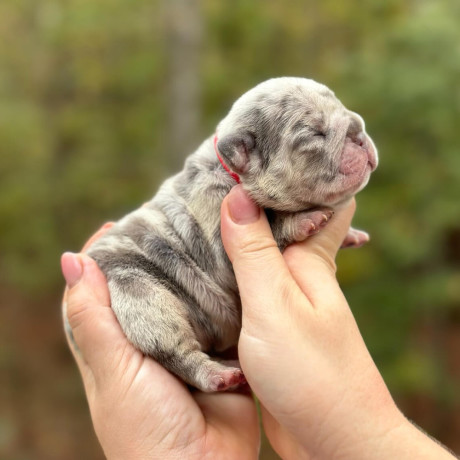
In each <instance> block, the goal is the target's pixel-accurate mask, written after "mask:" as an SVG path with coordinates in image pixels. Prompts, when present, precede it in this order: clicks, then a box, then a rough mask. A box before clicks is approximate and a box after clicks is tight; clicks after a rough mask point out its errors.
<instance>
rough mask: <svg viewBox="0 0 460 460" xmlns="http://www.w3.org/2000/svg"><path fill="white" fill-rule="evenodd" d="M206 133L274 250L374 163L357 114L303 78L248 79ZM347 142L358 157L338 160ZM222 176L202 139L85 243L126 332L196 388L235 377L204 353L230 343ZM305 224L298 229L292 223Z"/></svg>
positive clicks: (237, 311)
mask: <svg viewBox="0 0 460 460" xmlns="http://www.w3.org/2000/svg"><path fill="white" fill-rule="evenodd" d="M217 135H218V139H219V141H218V143H217V147H218V149H219V152H220V154H221V155H222V157H223V158H224V161H225V162H226V163H227V164H228V165H229V167H230V168H231V169H232V170H234V171H235V172H237V173H238V174H239V175H240V178H241V182H242V184H243V187H244V188H245V189H246V190H247V191H248V193H249V194H250V195H251V197H252V198H253V199H254V200H255V201H256V202H257V203H258V204H259V205H260V206H262V207H264V208H266V209H267V215H268V216H269V220H270V221H271V224H272V229H273V233H274V236H275V238H276V240H277V242H278V243H279V246H280V248H281V249H284V247H285V246H286V245H288V244H290V243H292V242H293V241H300V240H302V239H305V238H306V237H308V236H309V235H310V234H312V233H314V232H311V229H312V227H311V222H313V223H314V222H322V221H321V215H324V212H326V213H327V216H328V218H329V217H330V216H331V215H332V210H334V209H336V208H337V207H338V206H341V205H343V204H344V203H345V202H347V200H349V199H350V198H351V196H353V195H354V194H355V193H356V192H357V191H359V190H360V189H361V188H362V187H364V186H365V184H366V182H367V180H368V178H369V175H370V171H371V170H372V169H373V168H375V166H376V163H377V156H376V152H375V148H374V146H373V144H372V141H371V140H370V139H369V137H368V136H367V135H366V134H365V131H364V123H363V121H362V119H361V117H359V116H358V115H356V114H354V113H352V112H350V111H348V110H347V109H345V107H344V106H343V105H342V104H341V103H340V101H338V99H337V98H336V97H335V96H334V94H333V93H332V92H331V91H330V90H329V89H328V88H327V87H325V86H324V85H321V84H319V83H316V82H314V81H312V80H307V79H300V78H287V77H285V78H278V79H273V80H268V81H267V82H264V83H262V84H260V85H259V86H257V87H255V88H254V89H252V90H251V91H249V92H248V93H246V94H245V95H243V96H242V97H241V98H240V99H239V100H238V101H237V102H236V103H235V104H234V106H233V107H232V109H231V110H230V113H229V114H228V115H227V117H226V118H224V119H223V120H222V122H221V123H220V124H219V126H218V128H217ZM359 144H361V145H359ZM358 148H359V149H360V150H358ZM350 149H355V150H356V152H357V153H356V158H358V160H359V161H358V160H356V161H351V160H349V158H350V157H353V150H350ZM363 152H364V153H363ZM363 155H367V157H368V162H367V163H366V161H365V160H362V161H361V158H364V157H363ZM355 163H356V164H357V166H355ZM365 163H366V168H367V169H365V170H364V169H363V168H364V166H362V165H364V164H365ZM369 165H370V166H369ZM360 168H361V169H360ZM343 171H346V173H344V172H343ZM349 171H351V173H350V172H349ZM355 176H356V177H355ZM234 185H235V181H234V180H233V179H232V178H231V177H230V176H229V174H228V173H227V172H226V171H225V170H224V169H223V167H222V165H221V164H220V162H219V161H218V159H217V157H216V154H215V151H214V145H213V140H212V137H211V138H209V139H207V140H206V141H205V142H204V143H203V144H202V145H201V146H200V147H199V148H198V150H197V151H196V152H195V153H194V154H192V155H191V156H190V157H189V158H188V159H187V161H186V163H185V166H184V169H183V170H182V171H181V172H180V173H179V174H177V175H176V176H174V177H172V178H170V179H168V180H167V181H166V182H165V183H164V184H163V185H162V186H161V188H160V190H159V191H158V193H157V194H156V195H155V196H154V197H153V199H152V200H151V201H150V202H149V203H148V204H147V205H145V206H143V207H142V208H140V209H138V210H136V211H134V212H132V213H131V214H129V215H127V216H126V217H124V218H123V219H121V220H120V221H119V222H118V223H117V224H116V225H115V226H113V227H112V228H111V229H110V230H109V231H108V232H107V233H106V234H105V235H104V236H103V237H102V238H100V239H99V240H98V241H96V242H95V243H94V244H93V245H92V247H91V248H90V249H89V251H88V254H89V255H90V256H91V257H93V258H94V259H95V260H96V262H97V263H98V265H99V267H100V268H101V269H102V271H103V272H104V273H105V275H106V277H107V280H108V285H109V290H110V295H111V302H112V308H113V311H114V312H115V314H116V316H117V318H118V321H119V322H120V325H121V327H122V329H123V330H124V332H125V334H126V336H127V338H128V339H129V340H130V341H131V342H132V343H133V344H134V345H135V346H136V347H137V348H138V349H140V350H141V351H142V352H143V353H145V354H146V355H149V356H151V357H153V358H154V359H156V360H157V361H159V362H160V363H161V364H162V365H163V366H164V367H166V369H168V370H169V371H171V372H173V373H174V374H176V375H177V376H178V377H180V378H181V379H182V380H183V381H185V382H186V383H187V384H189V385H192V386H194V387H196V388H198V389H200V390H203V391H217V390H225V389H228V388H232V387H234V386H236V385H238V384H239V383H243V382H244V377H243V376H242V373H241V371H239V369H238V368H237V367H235V366H234V365H228V363H224V362H221V361H219V360H218V359H216V358H213V357H212V356H215V354H216V353H218V352H221V351H224V350H226V349H228V348H229V347H232V346H233V345H235V344H236V343H237V340H238V335H239V331H240V327H241V304H240V299H239V296H238V289H237V285H236V281H235V276H234V274H233V271H232V267H231V264H230V262H229V260H228V258H227V256H226V254H225V251H224V249H223V246H222V242H221V237H220V206H221V203H222V200H223V198H224V197H225V195H226V194H227V193H228V192H229V191H230V189H231V188H232V187H233V186H234ZM318 213H319V214H318ZM318 216H319V217H320V220H319V221H318ZM315 218H316V221H315V220H314V219H315ZM308 219H310V223H309V221H308ZM305 222H307V224H308V225H309V226H310V227H309V228H310V231H307V230H308V229H306V230H303V227H301V223H303V224H302V225H304V226H305V225H306V224H305ZM308 225H307V226H308ZM321 225H322V223H321ZM317 230H319V228H318V229H317Z"/></svg>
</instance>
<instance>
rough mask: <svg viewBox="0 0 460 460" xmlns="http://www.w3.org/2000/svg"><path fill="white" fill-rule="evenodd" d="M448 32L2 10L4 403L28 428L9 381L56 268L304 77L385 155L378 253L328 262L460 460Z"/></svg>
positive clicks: (373, 343) (390, 15)
mask: <svg viewBox="0 0 460 460" xmlns="http://www.w3.org/2000/svg"><path fill="white" fill-rule="evenodd" d="M459 22H460V3H459V2H458V1H457V0H435V1H433V0H411V1H406V2H403V1H400V0H388V1H386V2H381V1H378V0H365V1H363V0H350V1H348V2H336V1H335V0H323V1H321V2H306V1H304V0H288V1H286V2H279V1H275V0H264V1H262V0H248V1H246V0H234V1H233V2H216V1H214V0H201V1H198V0H193V1H186V0H173V1H166V0H163V1H162V0H132V1H129V2H128V1H127V0H97V1H94V0H66V1H65V2H62V1H59V0H42V1H40V2H30V1H27V0H3V1H2V2H0V100H1V104H0V216H1V223H2V225H1V226H0V295H1V296H2V299H3V298H4V299H5V300H2V304H3V305H2V306H1V307H0V326H2V328H0V350H3V352H2V353H0V365H1V366H3V367H5V369H6V370H8V371H9V372H10V374H11V375H13V377H11V379H10V380H7V381H6V382H3V381H2V382H1V385H0V388H2V389H3V388H6V389H8V391H9V393H6V394H8V395H10V396H9V397H10V399H11V394H13V395H16V394H17V396H15V397H16V398H17V399H15V400H14V405H15V407H16V406H17V407H26V406H27V411H29V412H27V414H30V413H31V412H30V404H28V402H27V400H24V398H21V396H22V395H23V393H24V392H25V390H24V389H23V388H22V387H20V385H18V384H17V382H26V383H24V385H26V389H27V388H29V387H27V385H29V386H32V384H33V382H36V381H37V378H36V375H33V376H28V374H25V373H24V372H25V371H24V369H28V367H29V365H28V363H29V362H30V361H33V354H28V353H26V352H25V351H24V350H34V349H35V348H37V350H38V349H39V348H40V347H38V346H37V344H39V343H41V342H40V340H42V339H43V336H44V335H45V332H43V331H46V330H47V329H46V327H45V326H43V324H47V322H49V321H52V319H53V318H55V316H56V313H55V310H56V305H55V303H57V300H56V299H57V298H58V297H59V295H60V291H61V289H62V279H61V276H60V273H59V270H58V259H59V255H60V253H61V252H62V251H63V250H66V249H69V248H71V249H78V248H79V247H80V246H81V244H82V242H83V241H84V240H85V239H86V237H87V235H89V234H90V233H91V232H92V231H93V230H94V229H96V228H97V227H98V226H99V225H100V224H101V223H102V222H104V221H105V220H108V219H112V220H113V219H116V218H118V217H120V216H121V215H123V214H124V213H125V212H127V211H129V210H130V209H133V208H134V207H136V206H138V205H139V204H140V203H142V202H143V201H145V200H146V199H148V197H149V196H151V195H152V194H153V193H154V191H155V188H156V187H157V186H158V184H159V183H160V182H161V181H162V180H163V179H164V178H165V177H167V175H168V174H170V172H171V171H172V170H177V169H178V168H180V164H181V163H182V161H183V159H184V158H185V156H186V155H187V154H188V153H190V152H191V151H192V150H193V149H194V148H195V147H196V145H197V143H198V142H199V141H201V140H202V139H203V138H204V137H205V136H207V135H210V134H211V133H212V132H213V131H214V129H215V126H216V124H217V122H218V120H219V119H220V118H221V117H222V116H223V115H224V114H225V112H226V111H227V110H228V109H229V107H230V104H231V103H232V102H233V100H234V99H235V98H237V97H238V96H239V95H240V94H241V93H242V92H244V91H245V90H247V89H249V88H250V87H251V86H253V85H255V84H256V83H258V82H259V81H261V80H263V79H266V78H269V77H273V76H280V75H300V76H305V77H311V78H314V79H317V80H319V81H322V82H324V83H326V84H327V85H329V86H330V87H331V88H332V89H333V90H334V91H335V92H336V94H337V96H338V97H339V98H340V99H341V100H342V101H343V102H344V103H345V105H346V106H347V107H349V108H350V109H352V110H355V111H357V112H359V113H360V114H362V115H363V117H364V119H365V120H366V123H367V127H368V131H369V133H370V134H371V135H372V137H373V138H374V140H375V141H376V144H377V146H378V147H379V151H380V158H381V162H380V166H379V169H378V170H377V172H376V173H375V174H374V176H373V177H372V180H371V182H370V184H369V186H368V187H367V188H366V190H365V191H364V192H363V193H362V194H360V195H359V196H358V212H357V215H356V225H357V226H361V227H363V228H366V229H367V230H369V231H370V233H371V235H372V242H371V244H370V245H368V246H367V247H365V248H362V249H360V250H359V251H348V252H347V251H344V252H343V253H341V255H340V257H339V260H338V265H339V276H340V280H341V284H342V286H343V288H344V290H345V292H346V295H347V298H348V299H349V301H350V304H351V306H352V308H353V311H354V313H355V314H356V317H357V321H358V323H359V325H360V327H361V330H362V333H363V335H364V337H365V340H366V343H367V345H368V347H369V348H370V350H371V353H372V355H373V356H374V358H375V360H376V361H377V364H378V366H379V368H380V369H381V370H382V372H383V374H384V377H385V379H386V381H387V382H388V383H389V385H390V388H391V390H392V392H393V394H395V395H396V397H397V398H398V401H400V403H401V404H402V405H403V406H404V408H406V409H407V413H408V414H409V415H413V416H416V417H417V421H418V422H419V423H421V424H422V425H423V426H424V427H425V428H427V429H429V431H430V432H431V433H432V434H434V435H435V436H437V437H440V438H441V439H443V440H444V441H445V442H448V444H449V445H451V446H452V447H454V448H457V449H460V445H459V444H458V433H459V432H460V417H458V416H456V415H455V414H456V413H460V411H459V409H460V401H459V399H460V397H459V393H458V387H459V384H460V375H459V371H458V369H459V368H460V361H459V360H460V350H459V342H458V337H460V252H459V249H458V248H459V247H460V224H459V213H460V211H459V205H458V203H459V196H460V155H459V148H460V131H459V130H458V129H457V125H458V120H459V115H460V114H459V111H460V85H459V82H460V28H459V27H458V24H459ZM50 297H52V298H54V299H55V303H53V302H50V301H49V299H50ZM17 299H22V300H20V301H19V300H17ZM40 300H41V302H42V303H39V302H40ZM12 305H21V306H22V307H21V308H19V309H18V310H14V309H13V308H11V306H12ZM37 321H38V322H39V324H40V325H42V327H43V331H42V332H40V333H41V334H43V336H39V335H37V337H36V338H35V339H34V340H36V342H34V346H31V344H30V343H28V342H27V340H31V339H30V337H31V334H30V333H29V329H27V328H30V330H33V331H34V330H35V329H34V327H33V324H35V323H37ZM40 321H43V322H40ZM24 324H25V325H28V326H27V327H26V326H23V325H24ZM15 327H17V328H19V330H20V331H23V332H22V334H20V333H16V329H15ZM24 327H25V328H26V330H25V332H24ZM40 330H41V329H40ZM57 333H58V331H56V334H57ZM37 334H38V333H37ZM59 346H62V344H60V345H59ZM11 350H13V351H11ZM14 350H19V351H17V353H16V354H14ZM47 352H48V350H45V351H43V355H40V356H47ZM30 353H32V352H30ZM37 353H38V351H37ZM21 357H23V358H21ZM21 359H24V360H27V363H25V364H24V365H22V364H20V362H21ZM53 362H54V361H53ZM56 362H57V364H56V363H55V364H54V365H55V366H58V367H59V366H60V364H59V363H60V362H59V360H58V359H56ZM50 365H51V364H50ZM60 369H61V368H60V367H59V371H60ZM8 375H9V374H8ZM53 375H59V372H58V371H56V373H55V374H53ZM27 378H29V380H27ZM21 379H22V380H21ZM53 385H58V384H56V383H53V384H51V383H50V388H51V389H54V390H49V391H51V392H52V393H53V394H54V393H56V391H55V390H56V387H55V386H53ZM19 389H21V393H19ZM15 391H17V392H18V393H16V392H15ZM46 391H48V390H45V389H43V392H46ZM3 394H4V393H1V392H0V397H1V396H2V395H3ZM34 394H35V393H34ZM48 397H51V396H48ZM10 399H9V400H10ZM37 399H39V398H37ZM5 401H6V399H5ZM43 401H45V402H43V403H42V404H43V405H42V406H40V405H38V406H33V407H38V409H36V414H39V415H41V414H43V413H45V412H47V411H48V410H49V407H47V406H46V398H43ZM29 402H30V400H29ZM5 404H6V403H5ZM11 404H12V403H11V402H10V403H8V407H10V406H11ZM36 404H38V403H36ZM0 405H2V407H3V404H2V402H1V401H0ZM5 407H6V405H5ZM11 407H12V406H11ZM420 407H422V408H423V411H422V410H420V411H419V409H418V408H420ZM24 410H26V409H24ZM8 414H13V415H11V417H13V418H14V417H16V419H14V423H16V424H17V425H14V426H16V427H17V426H20V427H21V428H14V429H13V428H11V427H10V426H9V425H8V427H9V428H8V429H5V430H3V428H2V427H4V426H6V422H4V419H2V418H1V417H0V431H2V433H13V434H11V436H12V437H14V436H16V435H14V433H23V432H26V431H27V430H25V428H24V424H25V423H26V422H25V421H23V420H22V419H21V417H20V416H19V415H17V416H15V415H14V414H15V411H13V410H11V411H10V412H8ZM18 414H20V412H18ZM34 414H35V412H34ZM424 414H429V417H428V416H426V415H424ZM28 416H29V415H28ZM30 417H35V418H34V422H35V424H36V425H34V430H40V428H38V425H39V424H38V420H39V416H38V415H33V416H32V415H30ZM11 420H12V419H8V423H10V422H11ZM11 423H13V422H11ZM50 423H51V422H50ZM8 436H10V435H8ZM18 436H19V435H18ZM37 438H40V436H37ZM8 439H9V438H8ZM18 439H19V438H18ZM2 442H3V443H4V445H7V446H12V445H13V444H12V443H10V442H9V441H8V442H6V441H2V437H1V436H0V456H2V454H3V451H4V450H2ZM31 442H32V441H31ZM69 442H71V441H69ZM455 442H457V444H455ZM22 444H23V443H17V444H16V445H22ZM34 446H35V449H39V447H37V445H36V444H34ZM61 448H62V449H64V450H60V449H61ZM41 449H42V451H41V452H42V453H43V452H46V455H45V454H43V458H45V457H46V458H71V457H70V456H69V455H70V454H68V452H70V451H71V450H72V449H68V450H65V449H66V448H65V447H62V446H61V447H59V448H57V447H56V449H57V450H56V452H57V453H56V454H55V455H54V456H53V454H50V450H49V448H48V449H44V448H43V446H42V447H41ZM19 450H20V449H19ZM64 451H65V454H63V452H64ZM8 452H10V451H8ZM21 452H22V453H23V454H24V452H25V450H22V451H21ZM3 456H5V455H3ZM25 457H30V455H28V454H27V452H26V454H24V455H22V457H21V456H20V455H18V456H16V457H14V456H13V455H10V454H8V455H6V456H5V458H25ZM36 458H41V457H40V455H37V456H36Z"/></svg>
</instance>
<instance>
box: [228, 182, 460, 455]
mask: <svg viewBox="0 0 460 460" xmlns="http://www.w3.org/2000/svg"><path fill="white" fill-rule="evenodd" d="M354 209H355V205H354V201H353V202H352V203H351V204H350V205H349V206H348V207H346V208H344V209H342V210H340V211H338V212H337V213H336V214H335V216H334V218H333V219H332V220H331V222H330V223H328V225H327V226H326V227H325V228H324V229H323V230H322V231H321V232H320V233H319V234H318V235H315V236H314V237H312V238H308V239H307V240H306V241H305V242H303V243H296V244H294V245H292V246H290V247H288V248H287V249H286V250H285V252H284V253H283V254H281V253H280V251H279V250H278V248H277V246H276V243H275V241H274V239H273V237H272V234H271V230H270V226H269V224H268V222H267V219H266V217H265V214H264V213H263V212H261V211H260V210H259V209H258V208H257V207H256V206H255V205H254V204H253V203H252V202H251V200H250V199H249V198H248V197H247V195H246V193H245V192H244V191H243V189H242V187H241V186H236V187H235V188H234V189H233V190H232V191H231V192H230V194H229V195H228V196H227V197H226V199H225V200H224V202H223V205H222V213H221V219H222V227H221V230H222V239H223V242H224V246H225V249H226V251H227V254H228V255H229V257H230V260H231V261H232V264H233V268H234V271H235V275H236V279H237V282H238V287H239V290H240V295H241V300H242V306H243V325H242V331H241V335H240V340H239V346H238V351H239V358H240V363H241V366H242V368H243V371H244V373H245V377H246V379H247V381H248V382H249V384H250V385H251V388H252V390H253V391H254V393H255V394H256V396H257V397H258V398H259V400H260V403H261V409H262V419H263V425H264V428H265V432H266V434H267V436H268V438H269V441H270V443H271V444H272V446H273V447H274V448H275V450H276V451H277V452H278V453H279V454H280V455H281V457H282V458H283V459H291V458H292V459H299V458H315V459H332V458H341V459H360V458H366V459H371V458H372V459H388V458H398V459H413V458H417V459H443V458H446V459H447V458H450V459H451V458H453V457H452V456H451V455H450V454H448V453H447V452H446V451H445V450H444V449H443V448H442V447H440V446H439V445H438V444H436V443H435V442H433V441H432V440H431V439H430V438H428V437H427V436H425V435H423V434H422V433H421V432H420V431H419V430H417V429H416V428H415V427H414V426H413V425H412V424H411V423H410V422H409V421H408V420H407V419H405V418H404V416H403V415H402V414H401V413H400V411H399V410H398V409H397V407H396V405H395V403H394V402H393V400H392V398H391V395H390V393H389V391H388V389H387V387H386V386H385V383H384V382H383V379H382V377H381V375H380V373H379V372H378V370H377V368H376V366H375V364H374V362H373V361H372V358H371V357H370V355H369V353H368V351H367V348H366V346H365V344H364V342H363V340H362V337H361V335H360V333H359V330H358V327H357V325H356V322H355V320H354V318H353V315H352V313H351V311H350V308H349V306H348V304H347V301H346V299H345V298H344V296H343V293H342V291H341V290H340V287H339V285H338V283H337V280H336V276H335V272H336V266H335V262H334V260H335V256H336V253H337V251H338V249H339V247H340V245H341V243H342V242H343V240H344V238H345V235H346V234H347V231H348V229H349V227H350V222H351V218H352V215H353V213H354Z"/></svg>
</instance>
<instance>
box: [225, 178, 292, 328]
mask: <svg viewBox="0 0 460 460" xmlns="http://www.w3.org/2000/svg"><path fill="white" fill-rule="evenodd" d="M221 232H222V241H223V243H224V247H225V250H226V251H227V254H228V256H229V258H230V260H231V262H232V264H233V269H234V272H235V276H236V280H237V283H238V288H239V291H240V296H241V301H242V304H243V327H245V321H247V320H249V321H251V319H256V320H257V322H258V320H260V319H261V318H267V319H268V318H274V317H276V316H278V314H279V313H280V312H279V307H280V305H281V304H282V303H283V302H284V299H283V296H285V295H292V293H294V292H298V291H299V289H298V286H297V285H296V284H295V282H294V281H293V279H292V277H291V275H290V273H289V270H288V267H287V265H286V263H285V261H284V259H283V256H282V255H281V252H280V250H279V249H278V246H277V244H276V242H275V240H274V239H273V235H272V232H271V229H270V225H269V223H268V221H267V218H266V216H265V213H264V212H263V211H261V210H260V209H259V208H258V207H257V206H256V205H255V204H254V203H253V202H252V200H251V199H250V198H249V197H248V195H247V194H246V192H245V191H244V189H243V188H242V187H241V186H240V185H237V186H236V187H234V188H233V189H232V190H231V191H230V193H229V194H228V195H227V196H226V198H225V199H224V201H223V203H222V208H221Z"/></svg>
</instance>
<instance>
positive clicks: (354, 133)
mask: <svg viewBox="0 0 460 460" xmlns="http://www.w3.org/2000/svg"><path fill="white" fill-rule="evenodd" d="M217 136H218V142H217V149H218V150H219V153H220V155H221V156H222V157H223V159H224V161H225V163H226V164H227V165H228V166H229V167H230V169H231V170H233V171H234V172H236V173H237V174H238V175H239V176H240V178H241V182H242V184H243V186H244V187H245V189H246V190H247V191H248V192H249V194H250V195H251V197H252V198H253V199H254V200H255V201H256V202H257V203H258V204H259V205H260V206H263V207H266V208H272V209H276V210H280V211H290V212H294V211H300V210H303V209H307V208H310V207H313V206H334V205H337V204H338V203H340V202H342V201H345V200H347V199H348V198H350V197H351V196H352V195H354V194H355V193H357V192H358V191H359V190H361V189H362V188H363V187H364V186H365V185H366V184H367V182H368V180H369V176H370V174H371V172H372V171H373V170H374V169H375V168H376V166H377V151H376V149H375V146H374V144H373V142H372V140H371V139H370V137H369V136H368V135H367V134H366V132H365V129H364V122H363V120H362V118H361V117H360V116H359V115H357V114H356V113H353V112H351V111H349V110H347V109H346V108H345V107H344V106H343V104H342V103H341V102H340V101H339V100H338V99H337V98H336V97H335V95H334V93H333V92H332V91H331V90H329V89H328V88H327V87H326V86H324V85H321V84H319V83H316V82H315V81H313V80H308V79H304V78H288V77H283V78H275V79H272V80H268V81H266V82H264V83H261V84H260V85H258V86H256V87H255V88H253V89H252V90H250V91H248V92H247V93H245V94H244V95H243V96H242V97H241V98H239V99H238V100H237V101H236V102H235V104H234V105H233V107H232V109H231V110H230V112H229V114H228V115H227V117H225V118H224V119H223V120H222V121H221V123H220V124H219V126H218V128H217Z"/></svg>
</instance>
